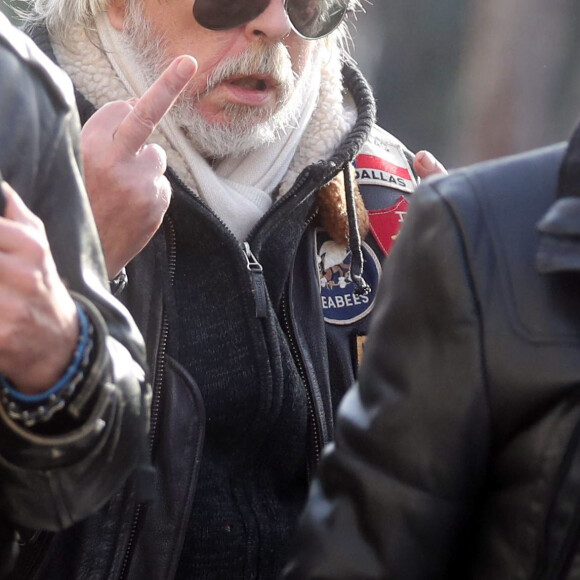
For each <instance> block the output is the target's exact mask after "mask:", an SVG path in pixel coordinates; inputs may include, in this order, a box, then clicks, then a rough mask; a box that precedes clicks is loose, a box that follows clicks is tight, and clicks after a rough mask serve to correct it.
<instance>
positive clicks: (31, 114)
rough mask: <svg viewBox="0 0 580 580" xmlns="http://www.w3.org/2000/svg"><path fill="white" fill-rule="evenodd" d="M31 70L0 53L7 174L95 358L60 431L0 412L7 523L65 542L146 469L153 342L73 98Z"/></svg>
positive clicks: (2, 155)
mask: <svg viewBox="0 0 580 580" xmlns="http://www.w3.org/2000/svg"><path fill="white" fill-rule="evenodd" d="M29 58H30V59H31V60H29V61H28V62H27V61H26V59H25V60H24V62H26V64H25V65H24V66H23V64H22V63H23V60H22V58H19V57H17V56H15V53H13V52H11V51H10V50H9V49H7V48H6V47H5V46H0V78H2V79H3V81H2V91H1V94H0V115H1V118H2V122H1V123H0V169H1V170H2V174H3V175H4V177H5V179H6V180H7V181H9V182H10V183H11V185H12V186H13V187H14V188H15V189H16V191H18V192H19V194H20V195H21V196H22V198H23V199H24V201H25V203H26V204H27V205H28V207H29V208H30V209H31V210H32V211H33V212H34V213H36V214H37V215H38V216H39V217H40V218H41V219H42V220H43V222H44V225H45V228H46V232H47V237H48V240H49V243H50V246H51V251H52V254H53V257H54V259H55V262H56V265H57V268H58V271H59V274H60V276H61V278H62V279H63V280H64V282H65V284H66V285H67V286H68V288H69V289H70V290H71V293H72V294H73V297H74V298H76V299H77V300H79V301H81V302H82V303H83V305H84V306H85V309H86V311H87V313H88V315H89V317H90V319H91V322H92V323H93V327H94V329H95V348H96V350H95V351H94V353H95V354H94V362H93V363H92V366H91V369H90V372H89V373H88V375H87V377H86V379H85V380H84V382H83V383H82V384H81V385H80V386H79V387H78V394H77V395H76V396H75V398H74V399H73V401H72V403H73V405H72V407H71V408H67V409H66V410H65V411H62V412H60V413H59V414H57V415H55V417H54V418H53V419H51V423H53V424H52V425H48V424H47V425H46V426H45V428H43V429H42V430H38V429H33V428H31V429H27V428H24V427H22V426H20V425H18V424H16V423H15V422H14V421H12V420H11V419H10V418H9V417H8V416H7V414H6V413H5V411H4V410H3V409H1V408H0V515H2V516H3V517H5V518H7V519H8V520H9V521H11V522H12V523H13V524H16V525H19V526H24V527H29V528H42V529H48V530H57V529H60V528H63V527H66V526H69V525H71V524H72V523H74V522H77V521H79V520H80V519H82V518H84V517H86V516H87V515H89V514H90V513H92V512H93V511H95V510H96V509H98V508H99V507H100V506H102V505H103V504H104V503H105V502H106V501H107V500H108V498H109V497H110V496H111V495H112V493H113V492H114V491H115V490H116V489H117V488H118V487H119V486H120V485H121V484H122V483H123V482H124V481H125V479H126V478H127V477H128V476H129V474H130V473H131V471H132V470H133V469H134V468H135V466H136V465H137V464H138V463H140V462H142V461H143V453H142V450H143V449H144V448H145V447H146V445H147V444H146V434H147V429H148V419H149V399H150V387H149V385H148V383H147V381H146V380H145V372H144V368H145V357H144V346H143V343H142V338H141V336H140V334H139V332H138V330H137V328H136V326H135V325H134V323H133V322H132V320H131V319H130V317H129V315H128V313H127V311H126V310H125V309H124V307H123V306H121V305H120V304H119V303H118V302H117V301H116V300H114V299H113V298H112V297H111V295H110V293H109V292H108V289H107V282H106V276H105V269H104V263H103V257H102V253H101V249H100V245H99V242H98V237H97V232H96V226H95V223H94V220H93V218H92V215H91V213H90V209H89V205H88V200H87V197H86V192H85V190H84V186H83V183H82V172H81V167H80V156H79V144H78V129H79V123H78V118H77V115H76V112H75V111H74V110H72V109H71V107H70V103H72V102H73V99H72V86H70V87H67V86H66V85H65V89H67V88H68V89H69V90H70V99H69V101H66V100H65V99H63V96H62V95H63V93H62V91H61V89H60V88H59V87H57V89H58V90H55V88H54V86H53V85H52V84H51V83H50V82H47V79H46V76H45V75H44V73H43V72H42V70H41V69H42V67H39V66H37V64H36V63H35V62H34V61H33V59H34V54H33V53H31V54H30V55H29ZM59 82H60V81H59ZM46 347H47V349H48V348H50V345H46ZM63 416H65V417H66V420H65V421H63Z"/></svg>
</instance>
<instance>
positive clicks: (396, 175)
mask: <svg viewBox="0 0 580 580" xmlns="http://www.w3.org/2000/svg"><path fill="white" fill-rule="evenodd" d="M354 166H355V169H356V180H357V182H358V184H359V185H382V186H385V187H392V188H394V189H398V190H400V191H405V192H407V193H412V192H413V191H414V190H415V188H416V186H417V182H416V180H415V176H414V175H413V173H412V171H411V168H410V166H409V162H408V161H407V158H406V157H405V154H404V153H403V151H402V150H401V149H400V148H399V147H395V146H389V147H381V148H379V147H376V146H374V145H372V144H366V145H365V146H364V147H363V150H362V152H361V154H360V155H358V156H357V158H356V159H355V163H354Z"/></svg>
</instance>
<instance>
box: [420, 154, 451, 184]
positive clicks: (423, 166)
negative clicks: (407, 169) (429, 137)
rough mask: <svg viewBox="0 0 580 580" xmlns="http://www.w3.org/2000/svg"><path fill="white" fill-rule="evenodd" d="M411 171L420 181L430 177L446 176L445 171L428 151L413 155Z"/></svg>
mask: <svg viewBox="0 0 580 580" xmlns="http://www.w3.org/2000/svg"><path fill="white" fill-rule="evenodd" d="M413 169H414V170H415V173H416V174H417V175H418V176H419V177H420V178H421V179H426V178H427V177H430V176H431V175H440V174H441V175H447V169H445V167H443V165H442V164H441V163H439V161H437V159H435V157H433V155H432V154H431V153H429V152H428V151H419V152H418V153H417V155H415V159H414V160H413Z"/></svg>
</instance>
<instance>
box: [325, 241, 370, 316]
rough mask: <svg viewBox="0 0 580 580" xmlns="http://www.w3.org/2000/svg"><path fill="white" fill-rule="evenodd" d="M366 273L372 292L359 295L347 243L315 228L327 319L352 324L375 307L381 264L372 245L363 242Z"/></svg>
mask: <svg viewBox="0 0 580 580" xmlns="http://www.w3.org/2000/svg"><path fill="white" fill-rule="evenodd" d="M362 252H363V258H364V270H363V277H364V279H365V281H366V283H367V284H368V285H369V286H370V288H371V292H370V294H368V295H366V296H359V295H358V294H357V293H356V292H355V289H356V285H355V284H354V282H353V281H352V280H351V278H350V267H351V259H352V254H351V252H350V250H349V248H348V246H345V245H342V244H338V243H337V242H335V241H334V240H333V239H332V238H331V237H330V236H329V235H328V234H327V233H326V232H325V231H324V230H317V232H316V264H317V268H318V276H319V282H320V300H321V302H322V310H323V313H324V320H325V321H326V322H329V323H330V324H341V325H344V324H352V323H353V322H356V321H357V320H360V319H361V318H364V317H365V316H367V315H368V314H369V313H370V311H371V310H372V308H373V303H374V300H375V295H376V291H377V286H378V283H379V278H380V273H381V265H380V262H379V259H378V258H377V256H376V254H375V253H374V251H373V250H372V248H371V247H370V246H369V245H368V244H366V243H364V242H363V244H362Z"/></svg>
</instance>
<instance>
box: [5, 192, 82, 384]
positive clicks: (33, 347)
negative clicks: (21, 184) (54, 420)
mask: <svg viewBox="0 0 580 580" xmlns="http://www.w3.org/2000/svg"><path fill="white" fill-rule="evenodd" d="M3 190H4V193H5V195H6V211H5V217H0V372H1V373H3V374H4V375H5V376H6V377H8V379H10V381H11V382H12V383H13V384H14V386H15V387H16V388H17V389H19V390H20V391H22V392H23V393H27V394H36V393H40V392H42V391H45V390H48V389H49V388H50V387H52V386H53V385H54V384H55V383H56V382H57V381H58V380H59V379H60V378H61V376H62V375H63V374H64V372H65V370H66V368H67V366H68V364H69V362H70V360H71V358H72V354H73V351H74V349H75V347H76V344H77V340H78V333H79V329H78V318H77V312H76V307H75V304H74V302H73V300H72V298H71V296H70V294H69V293H68V291H67V289H66V288H65V286H64V284H63V282H62V280H61V279H60V276H59V275H58V272H57V270H56V266H55V263H54V260H53V258H52V254H51V252H50V247H49V244H48V240H47V239H46V234H45V231H44V225H43V223H42V221H41V220H40V219H39V218H38V217H37V216H35V215H34V214H33V213H32V212H31V211H30V210H29V209H28V208H27V207H26V205H25V204H24V202H23V201H22V200H21V199H20V197H19V196H18V195H17V194H16V192H15V191H14V190H13V189H12V188H11V187H10V186H9V185H8V184H7V183H4V184H3Z"/></svg>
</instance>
